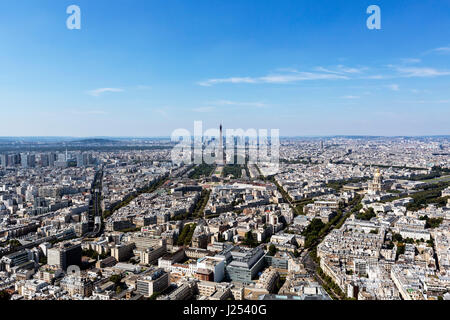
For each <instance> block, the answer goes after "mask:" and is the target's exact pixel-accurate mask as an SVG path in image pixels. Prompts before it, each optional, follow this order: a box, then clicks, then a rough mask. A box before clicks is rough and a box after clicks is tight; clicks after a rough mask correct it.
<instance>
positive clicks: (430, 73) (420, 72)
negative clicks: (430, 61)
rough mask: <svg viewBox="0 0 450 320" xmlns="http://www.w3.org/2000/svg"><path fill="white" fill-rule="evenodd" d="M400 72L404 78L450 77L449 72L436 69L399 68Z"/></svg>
mask: <svg viewBox="0 0 450 320" xmlns="http://www.w3.org/2000/svg"><path fill="white" fill-rule="evenodd" d="M396 69H397V71H398V72H400V73H401V74H402V76H403V77H406V78H427V77H439V76H448V75H450V72H448V71H440V70H436V69H434V68H404V67H397V68H396Z"/></svg>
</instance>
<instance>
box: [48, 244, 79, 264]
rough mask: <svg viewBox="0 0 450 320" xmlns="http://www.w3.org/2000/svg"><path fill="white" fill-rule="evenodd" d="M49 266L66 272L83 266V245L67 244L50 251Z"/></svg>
mask: <svg viewBox="0 0 450 320" xmlns="http://www.w3.org/2000/svg"><path fill="white" fill-rule="evenodd" d="M47 263H48V265H50V266H54V267H57V268H61V269H63V270H66V269H67V267H69V266H71V265H76V266H79V265H81V244H80V243H70V242H66V243H64V244H61V245H59V246H56V247H54V248H51V249H49V250H48V261H47Z"/></svg>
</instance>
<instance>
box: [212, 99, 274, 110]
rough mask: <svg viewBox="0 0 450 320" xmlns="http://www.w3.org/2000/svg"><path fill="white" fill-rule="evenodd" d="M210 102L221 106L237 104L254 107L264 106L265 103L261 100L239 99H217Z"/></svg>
mask: <svg viewBox="0 0 450 320" xmlns="http://www.w3.org/2000/svg"><path fill="white" fill-rule="evenodd" d="M212 104H215V105H221V106H239V107H256V108H264V107H267V105H266V104H265V103H263V102H240V101H229V100H219V101H214V102H212Z"/></svg>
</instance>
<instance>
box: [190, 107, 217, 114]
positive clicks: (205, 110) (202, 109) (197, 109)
mask: <svg viewBox="0 0 450 320" xmlns="http://www.w3.org/2000/svg"><path fill="white" fill-rule="evenodd" d="M215 109H216V108H214V107H199V108H194V109H192V111H194V112H200V113H206V112H212V111H214V110H215Z"/></svg>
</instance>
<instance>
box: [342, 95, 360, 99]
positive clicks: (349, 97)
mask: <svg viewBox="0 0 450 320" xmlns="http://www.w3.org/2000/svg"><path fill="white" fill-rule="evenodd" d="M359 98H361V97H360V96H351V95H350V96H343V97H341V99H349V100H354V99H359Z"/></svg>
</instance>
